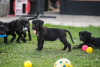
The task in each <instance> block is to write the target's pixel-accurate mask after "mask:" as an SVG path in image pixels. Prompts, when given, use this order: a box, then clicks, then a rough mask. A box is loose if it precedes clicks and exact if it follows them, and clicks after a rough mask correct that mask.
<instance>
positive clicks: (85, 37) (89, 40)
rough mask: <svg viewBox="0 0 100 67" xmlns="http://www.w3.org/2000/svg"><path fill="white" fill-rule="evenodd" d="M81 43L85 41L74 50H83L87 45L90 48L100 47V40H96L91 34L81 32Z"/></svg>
mask: <svg viewBox="0 0 100 67" xmlns="http://www.w3.org/2000/svg"><path fill="white" fill-rule="evenodd" d="M79 37H80V41H83V43H82V44H80V45H75V46H74V47H73V48H74V49H76V48H82V46H83V45H87V46H89V47H91V46H95V47H100V38H95V37H92V36H91V33H90V32H87V31H81V32H79Z"/></svg>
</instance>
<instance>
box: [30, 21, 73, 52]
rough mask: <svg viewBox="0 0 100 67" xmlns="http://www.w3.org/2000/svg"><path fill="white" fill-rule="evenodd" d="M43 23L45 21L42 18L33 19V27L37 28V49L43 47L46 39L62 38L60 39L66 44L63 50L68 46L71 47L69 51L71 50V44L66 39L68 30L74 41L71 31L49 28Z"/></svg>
mask: <svg viewBox="0 0 100 67" xmlns="http://www.w3.org/2000/svg"><path fill="white" fill-rule="evenodd" d="M43 23H44V22H43V21H41V20H34V21H32V29H33V30H36V35H37V40H38V48H37V50H42V49H43V44H44V41H55V40H56V39H60V41H61V42H62V43H63V44H64V48H63V49H62V50H65V49H66V48H67V47H68V48H69V50H68V52H70V51H71V44H69V43H68V42H67V39H66V32H68V33H69V35H70V37H71V40H72V42H73V39H72V36H71V34H70V32H69V31H68V30H64V29H58V28H47V27H44V26H43ZM73 43H74V42H73Z"/></svg>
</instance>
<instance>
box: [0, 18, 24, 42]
mask: <svg viewBox="0 0 100 67" xmlns="http://www.w3.org/2000/svg"><path fill="white" fill-rule="evenodd" d="M0 25H4V26H6V27H7V28H8V29H9V31H7V32H6V35H12V36H13V38H12V39H11V42H12V41H13V40H14V39H15V38H16V34H15V33H14V32H15V31H19V32H20V31H21V30H22V29H23V26H22V25H21V24H20V23H19V20H13V21H11V22H9V23H4V22H1V21H0ZM4 43H7V37H5V38H4Z"/></svg>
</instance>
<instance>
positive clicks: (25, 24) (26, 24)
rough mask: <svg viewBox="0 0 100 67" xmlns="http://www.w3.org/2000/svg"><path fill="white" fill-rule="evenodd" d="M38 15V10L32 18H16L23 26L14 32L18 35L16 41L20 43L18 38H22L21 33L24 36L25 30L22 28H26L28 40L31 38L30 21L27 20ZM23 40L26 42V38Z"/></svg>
mask: <svg viewBox="0 0 100 67" xmlns="http://www.w3.org/2000/svg"><path fill="white" fill-rule="evenodd" d="M38 15H39V12H38V13H37V15H36V16H35V17H33V18H29V19H27V18H25V17H20V18H19V19H18V20H19V21H20V24H21V25H22V26H23V30H22V31H21V32H19V31H16V33H17V34H18V35H20V36H19V37H18V38H17V42H18V43H20V42H19V39H20V38H21V39H22V38H23V37H22V34H23V35H24V38H25V37H26V33H25V32H26V31H25V30H24V29H27V31H28V36H29V41H31V40H32V39H31V34H30V22H29V20H33V19H36V18H37V17H38ZM24 41H25V42H26V40H25V39H24Z"/></svg>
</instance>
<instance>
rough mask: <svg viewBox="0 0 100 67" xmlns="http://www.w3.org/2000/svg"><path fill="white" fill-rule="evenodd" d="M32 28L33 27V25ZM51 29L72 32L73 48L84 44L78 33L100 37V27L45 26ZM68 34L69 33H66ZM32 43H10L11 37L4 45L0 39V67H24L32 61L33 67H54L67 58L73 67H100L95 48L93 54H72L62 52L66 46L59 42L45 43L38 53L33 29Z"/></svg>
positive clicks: (76, 52)
mask: <svg viewBox="0 0 100 67" xmlns="http://www.w3.org/2000/svg"><path fill="white" fill-rule="evenodd" d="M31 26H32V25H31ZM44 26H46V27H49V28H52V27H53V28H61V29H67V30H69V31H70V32H71V34H72V37H73V39H74V43H75V44H72V41H71V39H70V37H69V35H68V37H67V39H68V42H69V43H71V46H72V47H73V46H74V45H78V44H80V43H82V42H81V41H79V35H78V33H79V32H80V31H84V30H86V31H89V32H91V33H92V36H94V37H100V27H95V26H89V27H73V26H60V25H50V24H45V25H44ZM66 34H67V33H66ZM31 36H32V41H28V37H27V38H26V39H27V42H26V43H23V42H22V41H21V43H16V40H14V42H10V39H11V36H8V44H4V43H3V41H4V40H3V38H0V67H24V62H25V61H26V60H30V61H31V62H32V67H54V63H55V62H56V60H58V59H60V58H67V59H69V60H70V61H71V63H72V65H73V67H100V50H98V49H96V48H93V52H92V53H86V52H84V51H82V49H72V51H71V52H69V53H68V52H67V50H65V51H63V50H61V49H62V48H63V47H64V46H63V44H62V43H61V42H60V41H59V40H57V41H53V42H51V41H45V43H44V48H43V50H42V51H37V50H35V48H37V38H36V35H35V34H33V32H32V29H31Z"/></svg>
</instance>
